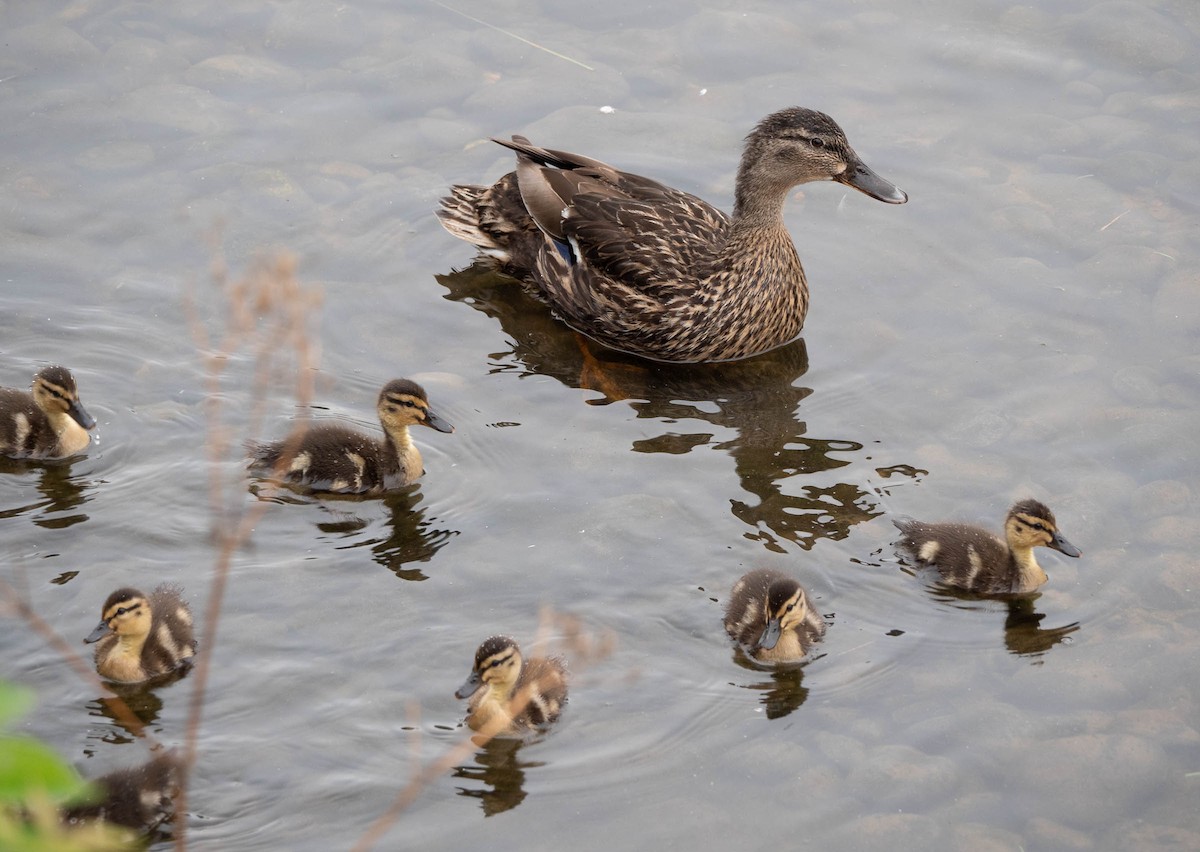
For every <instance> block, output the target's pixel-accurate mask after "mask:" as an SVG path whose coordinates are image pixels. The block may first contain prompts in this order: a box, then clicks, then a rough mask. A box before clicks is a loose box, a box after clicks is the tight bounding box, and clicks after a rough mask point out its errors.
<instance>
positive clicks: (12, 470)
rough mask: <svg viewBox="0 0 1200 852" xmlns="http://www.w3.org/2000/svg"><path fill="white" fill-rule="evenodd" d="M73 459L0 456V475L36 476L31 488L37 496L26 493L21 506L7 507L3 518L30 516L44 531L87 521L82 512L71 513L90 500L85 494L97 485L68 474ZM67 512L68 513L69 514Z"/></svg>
mask: <svg viewBox="0 0 1200 852" xmlns="http://www.w3.org/2000/svg"><path fill="white" fill-rule="evenodd" d="M77 458H78V457H76V458H69V459H54V460H45V461H30V460H28V459H12V458H9V457H7V456H0V476H4V475H14V476H24V475H30V474H32V475H36V477H37V481H36V482H35V483H34V487H35V488H36V489H37V492H38V496H37V498H34V497H33V495H32V494H29V495H28V496H29V498H30V500H29V502H28V503H27V504H26V505H24V506H12V507H6V508H5V509H4V510H3V511H4V516H5V517H17V516H20V515H25V514H30V515H33V523H34V524H36V525H37V526H39V527H45V528H47V529H56V530H57V529H66V528H67V527H70V526H74V525H75V524H81V523H83V522H84V521H86V520H87V519H88V515H86V514H85V513H83V512H72V510H73V509H78V508H79V507H80V506H82V505H84V504H85V503H86V502H87V501H88V500H89V499H91V498H90V495H89V493H88V492H90V491H93V490H95V488H96V483H95V482H93V481H91V480H87V479H84V478H82V477H80V476H77V475H75V474H73V473H72V472H71V466H72V464H73V463H74V462H75V461H76V460H77ZM68 513H70V514H68Z"/></svg>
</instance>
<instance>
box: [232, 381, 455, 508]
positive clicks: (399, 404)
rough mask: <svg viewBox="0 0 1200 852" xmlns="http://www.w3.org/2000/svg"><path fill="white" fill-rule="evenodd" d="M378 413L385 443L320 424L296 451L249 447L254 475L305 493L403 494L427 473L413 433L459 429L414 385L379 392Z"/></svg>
mask: <svg viewBox="0 0 1200 852" xmlns="http://www.w3.org/2000/svg"><path fill="white" fill-rule="evenodd" d="M376 411H377V413H378V415H379V422H380V425H382V426H383V440H382V441H381V440H379V439H377V438H375V437H372V436H370V435H367V434H364V433H362V432H359V431H357V430H355V429H349V428H347V427H345V426H339V425H337V424H332V423H330V424H317V425H314V426H311V427H310V428H309V429H308V430H307V431H306V432H305V433H304V435H303V437H302V438H301V439H300V441H299V442H298V443H297V444H296V445H295V446H294V447H293V446H291V445H290V444H289V443H288V442H287V441H273V442H271V443H264V444H258V443H254V442H250V443H248V444H247V449H248V450H249V452H250V469H251V471H252V472H253V473H254V474H255V475H258V476H264V477H276V476H277V477H279V478H280V479H281V480H282V481H283V482H286V483H287V484H288V485H291V486H294V487H297V488H300V489H301V490H305V491H323V492H331V493H338V494H382V493H384V492H386V491H393V490H395V489H397V488H402V487H403V486H405V485H408V484H409V483H411V482H414V481H416V480H417V479H418V478H420V476H421V474H422V473H423V472H424V467H423V464H422V461H421V452H420V450H418V449H417V445H416V444H414V443H413V442H412V439H411V438H410V437H409V434H408V427H409V426H412V425H420V426H428V427H430V428H432V429H436V430H438V431H439V432H453V431H454V427H453V426H451V425H450V424H449V423H448V422H446V420H445V419H443V418H442V417H441V416H440V415H438V414H437V413H435V412H434V411H433V409H432V408H430V406H429V401H428V397H427V396H426V394H425V389H424V388H422V387H421V386H420V385H418V384H417V383H416V382H413V381H409V380H408V379H395V380H393V381H391V382H388V383H387V384H386V385H385V386H384V387H383V390H381V391H380V392H379V399H378V402H377V403H376ZM285 456H286V457H287V458H286V459H285ZM281 460H282V464H283V466H282V469H280V464H281Z"/></svg>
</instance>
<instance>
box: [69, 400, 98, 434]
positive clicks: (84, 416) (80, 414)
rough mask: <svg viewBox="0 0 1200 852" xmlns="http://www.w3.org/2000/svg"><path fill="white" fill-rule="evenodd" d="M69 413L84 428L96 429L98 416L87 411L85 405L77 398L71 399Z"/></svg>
mask: <svg viewBox="0 0 1200 852" xmlns="http://www.w3.org/2000/svg"><path fill="white" fill-rule="evenodd" d="M67 413H68V414H70V415H71V419H72V420H74V421H75V422H76V423H78V424H79V425H80V426H82V427H83V428H84V429H95V428H96V418H95V417H92V415H90V414H88V413H87V409H86V408H84V407H83V403H81V402H80V401H79V400H77V399H73V400H71V403H70V406H69V407H68V409H67Z"/></svg>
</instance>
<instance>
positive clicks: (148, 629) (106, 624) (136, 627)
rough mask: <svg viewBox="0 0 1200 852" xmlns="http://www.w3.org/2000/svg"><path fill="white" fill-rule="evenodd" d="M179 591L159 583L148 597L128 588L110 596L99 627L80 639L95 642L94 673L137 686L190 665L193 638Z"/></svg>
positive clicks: (169, 585)
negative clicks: (136, 684)
mask: <svg viewBox="0 0 1200 852" xmlns="http://www.w3.org/2000/svg"><path fill="white" fill-rule="evenodd" d="M182 592H183V590H182V589H181V588H180V587H179V586H177V585H175V584H174V583H163V584H162V585H160V586H159V587H158V588H156V589H155V590H154V592H153V593H152V594H151V595H150V596H149V597H147V596H146V595H143V594H142V593H141V592H139V591H137V590H136V589H128V588H126V589H117V590H116V591H115V592H113V593H112V594H111V595H109V596H108V600H106V601H105V602H104V608H103V609H102V610H101V617H100V623H99V624H98V625H96V629H95V630H93V631H92V632H91V634H90V635H89V636H88V637H87V638H86V639H84V640H83V641H84V642H86V643H89V644H90V643H92V642H97V641H98V642H99V643H100V644H99V645H97V646H96V671H98V672H100V675H101V676H102V677H106V678H108V679H109V680H114V681H119V682H121V683H137V682H139V681H143V680H148V679H150V678H152V677H157V676H158V675H163V674H168V673H169V672H173V671H175V670H176V669H178V668H180V667H181V666H187V665H190V664H191V661H192V657H193V656H195V653H196V640H195V638H194V637H193V635H192V612H191V610H190V609H188V605H187V604H186V603H184V601H183V598H182V596H181V595H182Z"/></svg>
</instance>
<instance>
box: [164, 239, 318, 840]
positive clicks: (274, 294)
mask: <svg viewBox="0 0 1200 852" xmlns="http://www.w3.org/2000/svg"><path fill="white" fill-rule="evenodd" d="M210 273H211V276H212V279H213V282H214V284H215V285H216V286H217V288H218V289H220V290H223V291H224V293H225V299H226V303H227V305H226V306H227V308H228V315H227V317H226V322H225V327H224V336H223V337H222V339H221V341H220V343H219V344H217V345H216V347H215V348H214V347H213V345H212V342H211V338H210V335H209V333H208V330H207V328H206V326H205V324H204V322H203V321H202V320H201V319H200V317H199V314H198V312H197V310H196V307H195V302H194V299H193V298H192V297H191V294H190V293H187V294H185V299H184V302H185V305H184V308H185V313H186V316H187V319H188V323H189V325H190V327H191V330H192V335H193V338H194V340H195V341H196V346H197V348H198V349H199V350H200V351H201V353H202V356H201V357H202V358H203V361H204V375H205V380H204V381H205V388H206V390H207V396H206V399H205V418H206V422H207V424H208V437H207V440H206V445H207V448H208V456H209V478H208V490H209V510H210V513H211V514H212V520H213V539H214V542H215V543H216V545H217V551H216V554H215V557H214V564H213V576H212V587H211V590H210V594H209V599H208V606H207V608H206V610H205V615H204V636H205V648H206V653H205V654H203V655H201V657H200V659H199V661H198V662H197V665H196V671H195V674H194V677H193V679H192V682H193V687H192V694H191V700H190V702H189V706H188V720H187V732H186V737H185V744H184V750H183V765H184V772H183V773H182V775H183V778H182V779H181V784H180V790H179V794H178V796H177V797H176V803H175V805H176V812H177V813H186V812H187V797H188V783H187V780H188V777H189V776H190V773H191V768H192V767H193V766H194V765H195V761H196V756H197V751H198V742H199V732H200V724H201V720H202V717H203V709H204V699H205V695H206V693H207V686H208V676H209V672H210V670H211V665H212V656H213V649H214V648H215V647H216V643H217V633H218V626H219V623H220V615H221V608H222V602H223V601H224V597H225V590H226V587H227V585H228V580H229V570H230V567H231V565H232V562H233V557H234V555H235V554H236V553H237V551H238V550H239V549H240V548H241V547H242V546H243V545H245V544H246V543H247V542H248V541H249V539H250V537H251V535H252V533H253V531H254V529H255V527H256V526H257V525H258V523H259V521H260V520H261V519H262V517H263V516H264V515H265V513H266V512H267V510H268V508H269V507H270V506H271V505H272V504H271V503H270V502H267V501H256V502H254V503H252V504H250V505H249V507H246V506H245V498H244V491H243V490H242V488H243V487H244V483H243V481H242V480H241V479H240V478H239V480H238V482H237V488H238V491H237V492H236V494H234V495H231V497H230V499H229V501H228V502H227V501H226V500H225V497H224V493H225V489H224V485H225V481H224V478H223V473H222V470H223V468H222V463H223V462H224V461H225V460H226V459H227V457H228V453H229V447H230V443H231V441H230V439H229V432H230V430H229V429H228V428H226V427H225V426H224V425H223V422H222V407H221V380H222V377H223V376H224V367H225V365H226V364H227V363H228V362H229V360H230V357H231V356H232V355H233V354H234V353H235V352H237V351H238V350H239V349H240V348H241V347H242V346H243V345H244V344H245V343H246V342H247V341H249V342H250V343H251V345H252V349H253V351H254V365H255V382H254V391H255V393H254V394H253V398H254V400H255V406H253V407H252V411H253V412H254V414H253V416H252V418H251V420H252V422H254V423H257V422H258V421H259V420H260V419H261V416H262V415H261V407H262V404H263V399H264V398H265V396H266V393H265V390H266V388H267V387H268V385H269V382H270V380H271V378H272V377H273V376H274V372H273V365H274V363H275V360H276V357H277V356H278V354H279V353H281V352H288V351H290V352H292V353H294V356H295V359H296V362H297V364H296V366H297V370H296V376H297V377H298V378H297V380H296V397H297V399H298V401H299V402H300V404H301V405H307V404H308V403H309V402H310V401H311V398H312V392H313V385H314V381H315V380H314V378H313V374H314V369H313V368H314V367H315V363H316V361H315V353H316V346H315V344H313V343H312V341H311V338H310V336H309V334H308V327H307V326H308V318H309V315H310V313H311V311H312V309H313V308H314V306H315V305H316V303H317V301H318V298H319V297H318V295H317V293H316V291H306V290H304V288H302V287H301V286H300V284H299V283H298V282H297V280H296V278H295V264H294V262H293V261H292V259H291V258H290V257H287V256H280V257H277V258H275V259H274V260H272V261H266V260H260V261H259V262H258V263H257V264H256V266H255V267H254V268H253V269H252V270H251V272H250V273H248V274H247V275H246V276H244V277H243V278H242V279H241V280H239V281H236V282H233V283H230V281H229V276H228V270H227V267H226V265H225V261H224V257H223V256H221V255H220V253H219V252H215V253H214V260H213V264H212V267H211V270H210ZM255 343H257V345H254V344H255ZM307 426H308V423H307V420H305V419H302V420H299V421H297V422H296V423H294V424H293V428H292V430H291V432H290V433H289V435H288V437H287V439H285V442H286V443H287V445H289V446H295V447H298V446H299V444H300V441H301V440H302V439H303V435H304V431H305V430H306V429H307ZM175 846H176V848H177V849H179V850H180V852H183V850H185V849H186V848H187V826H186V824H185V823H184V822H183V821H180V824H179V825H177V826H176V830H175Z"/></svg>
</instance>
